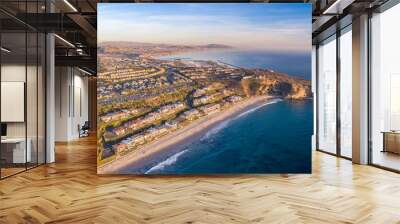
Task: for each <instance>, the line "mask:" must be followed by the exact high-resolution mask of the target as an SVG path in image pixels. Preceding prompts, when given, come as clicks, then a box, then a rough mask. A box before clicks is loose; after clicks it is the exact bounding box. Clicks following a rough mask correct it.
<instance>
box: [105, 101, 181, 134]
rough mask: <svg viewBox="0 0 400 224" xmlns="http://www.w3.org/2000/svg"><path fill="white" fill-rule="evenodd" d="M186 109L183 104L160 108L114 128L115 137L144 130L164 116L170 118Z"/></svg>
mask: <svg viewBox="0 0 400 224" xmlns="http://www.w3.org/2000/svg"><path fill="white" fill-rule="evenodd" d="M185 108H186V105H185V104H184V103H182V102H177V103H172V104H168V105H165V106H162V107H160V108H159V109H157V110H156V111H153V112H151V113H148V114H147V115H146V116H143V117H140V118H137V119H135V120H132V121H128V122H126V123H125V124H124V125H123V126H120V127H117V128H114V129H113V130H112V132H113V134H114V135H115V136H121V135H124V134H127V132H128V131H130V130H137V129H140V128H143V127H145V126H147V125H149V124H151V123H153V122H155V121H157V120H160V119H161V118H162V116H168V115H171V114H175V113H178V112H179V111H182V110H184V109H185Z"/></svg>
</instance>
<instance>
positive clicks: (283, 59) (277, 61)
mask: <svg viewBox="0 0 400 224" xmlns="http://www.w3.org/2000/svg"><path fill="white" fill-rule="evenodd" d="M158 58H159V59H165V60H174V59H189V60H213V61H222V62H225V63H228V64H231V65H234V66H238V67H242V68H263V69H271V70H274V71H277V72H283V73H287V74H288V75H291V76H297V77H300V78H304V79H307V80H310V79H311V66H310V65H311V53H309V54H305V53H285V52H268V51H250V50H236V49H229V50H209V51H196V52H186V53H181V54H174V55H170V56H161V57H158Z"/></svg>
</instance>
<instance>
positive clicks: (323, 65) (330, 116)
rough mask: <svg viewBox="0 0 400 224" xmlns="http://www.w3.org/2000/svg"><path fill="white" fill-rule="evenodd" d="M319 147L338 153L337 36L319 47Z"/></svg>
mask: <svg viewBox="0 0 400 224" xmlns="http://www.w3.org/2000/svg"><path fill="white" fill-rule="evenodd" d="M317 63H318V83H317V85H318V122H317V123H318V133H317V134H318V145H317V147H318V149H319V150H322V151H326V152H330V153H336V36H335V35H334V36H332V37H331V38H329V39H328V40H326V41H325V42H323V43H321V44H320V45H319V47H318V62H317Z"/></svg>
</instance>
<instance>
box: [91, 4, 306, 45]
mask: <svg viewBox="0 0 400 224" xmlns="http://www.w3.org/2000/svg"><path fill="white" fill-rule="evenodd" d="M97 18H98V22H97V26H98V41H99V42H105V41H132V42H143V43H164V44H185V45H203V44H225V45H230V46H232V47H235V48H245V49H260V50H274V51H275V50H278V51H289V52H310V50H311V4H301V3H299V4H296V3H289V4H271V3H270V4H268V3H222V4H221V3H214V4H212V3H207V4H205V3H197V4H196V3H191V4H188V3H180V4H179V3H99V4H98V17H97Z"/></svg>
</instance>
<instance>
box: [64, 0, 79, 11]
mask: <svg viewBox="0 0 400 224" xmlns="http://www.w3.org/2000/svg"><path fill="white" fill-rule="evenodd" d="M64 2H65V4H67V5H68V6H69V7H70V8H71V9H72V10H73V11H74V12H78V10H77V9H76V8H75V6H73V5H72V4H71V3H70V2H69V1H68V0H64Z"/></svg>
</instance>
